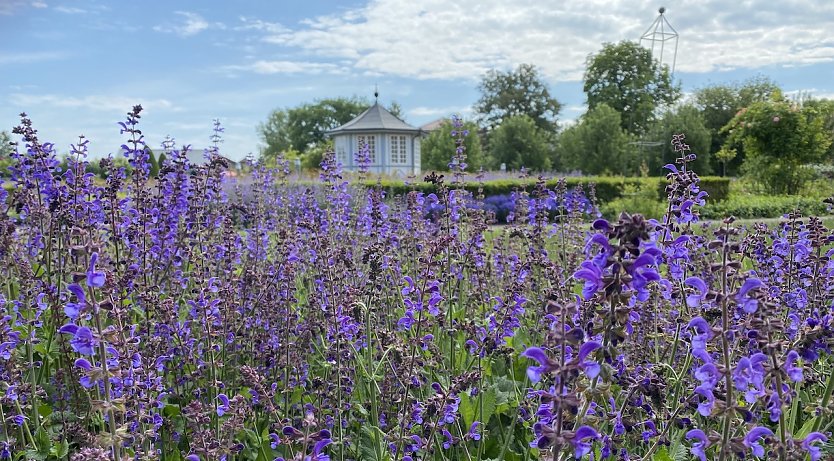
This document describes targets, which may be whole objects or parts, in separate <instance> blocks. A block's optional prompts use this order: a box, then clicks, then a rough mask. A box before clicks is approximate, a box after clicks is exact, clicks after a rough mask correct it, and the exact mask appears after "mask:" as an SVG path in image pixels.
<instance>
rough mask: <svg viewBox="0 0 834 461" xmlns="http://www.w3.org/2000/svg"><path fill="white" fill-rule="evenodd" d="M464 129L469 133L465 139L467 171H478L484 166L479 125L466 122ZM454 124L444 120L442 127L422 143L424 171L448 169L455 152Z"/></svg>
mask: <svg viewBox="0 0 834 461" xmlns="http://www.w3.org/2000/svg"><path fill="white" fill-rule="evenodd" d="M463 129H464V130H469V134H468V135H467V136H466V137H465V138H464V140H463V146H464V147H465V148H466V163H467V165H468V166H467V167H466V170H467V171H478V169H479V168H480V167H481V166H484V154H483V149H481V138H479V137H478V126H477V125H476V124H475V123H474V122H471V121H470V122H464V124H463ZM453 130H454V126H453V125H452V122H451V120H446V121H444V122H443V123H442V124H441V125H440V127H439V128H438V129H436V130H434V131H432V132H431V134H429V135H428V136H427V137H426V138H424V139H423V141H422V142H421V143H420V163H421V167H422V169H423V171H428V170H435V171H448V170H449V162H450V161H451V160H452V156H453V155H454V154H455V149H456V147H457V146H456V145H455V137H454V136H452V131H453Z"/></svg>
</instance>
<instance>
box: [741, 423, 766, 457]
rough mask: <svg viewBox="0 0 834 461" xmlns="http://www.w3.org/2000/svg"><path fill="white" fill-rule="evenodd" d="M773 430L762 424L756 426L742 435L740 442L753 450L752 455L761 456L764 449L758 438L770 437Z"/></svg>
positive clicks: (763, 453)
mask: <svg viewBox="0 0 834 461" xmlns="http://www.w3.org/2000/svg"><path fill="white" fill-rule="evenodd" d="M772 436H773V431H771V430H770V429H768V428H766V427H763V426H756V427H754V428H753V429H750V431H749V432H748V433H747V435H745V436H744V440H743V441H742V443H743V444H744V446H745V447H747V448H749V449H750V450H751V451H752V452H753V456H756V457H758V458H761V457H762V456H764V455H765V449H764V447H763V446H761V445H760V444H759V439H761V438H763V437H772Z"/></svg>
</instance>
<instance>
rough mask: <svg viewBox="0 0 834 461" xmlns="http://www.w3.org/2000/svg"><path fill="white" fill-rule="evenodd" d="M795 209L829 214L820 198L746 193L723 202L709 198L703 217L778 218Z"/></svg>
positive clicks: (702, 209) (805, 212)
mask: <svg viewBox="0 0 834 461" xmlns="http://www.w3.org/2000/svg"><path fill="white" fill-rule="evenodd" d="M794 210H800V211H802V214H803V215H805V216H812V215H824V214H828V213H829V212H828V207H827V205H826V204H825V203H823V202H822V200H820V199H818V198H809V197H801V196H795V195H793V196H792V195H771V196H768V195H745V196H740V197H731V198H730V199H729V200H726V201H723V202H712V201H709V200H707V205H706V206H705V207H703V208H701V210H700V213H701V217H703V218H706V219H723V218H725V217H727V216H735V217H736V218H741V219H754V218H778V217H780V216H782V215H785V214H787V213H790V212H791V211H794Z"/></svg>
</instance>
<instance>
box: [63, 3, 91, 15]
mask: <svg viewBox="0 0 834 461" xmlns="http://www.w3.org/2000/svg"><path fill="white" fill-rule="evenodd" d="M55 11H57V12H59V13H64V14H84V13H86V12H87V10H84V9H81V8H75V7H72V6H63V5H61V6H56V7H55Z"/></svg>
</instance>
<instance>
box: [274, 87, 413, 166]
mask: <svg viewBox="0 0 834 461" xmlns="http://www.w3.org/2000/svg"><path fill="white" fill-rule="evenodd" d="M370 106H371V104H370V103H369V102H368V101H367V100H366V99H363V98H357V97H352V98H342V97H339V98H326V99H320V100H316V101H315V102H313V103H307V104H302V105H300V106H297V107H293V108H287V109H276V110H274V111H272V113H270V114H269V117H268V118H267V120H266V122H264V123H262V124H260V125H259V126H258V134H259V135H260V138H261V141H263V143H264V147H263V149H262V151H261V156H263V157H272V156H275V155H276V154H278V153H279V152H284V151H286V150H288V149H294V150H296V151H299V152H306V151H307V150H308V149H310V148H312V147H315V146H318V145H320V144H322V143H323V142H324V141H325V136H324V133H325V132H327V131H328V130H332V129H333V128H337V127H339V126H341V125H343V124H345V123H347V122H349V121H351V120H352V119H353V118H355V117H356V116H357V115H359V114H361V113H362V112H364V111H365V110H366V109H367V108H368V107H370ZM389 111H391V113H392V114H394V115H395V116H397V117H399V116H400V112H399V111H400V108H399V105H398V104H397V103H396V102H394V103H392V104H391V107H390V108H389Z"/></svg>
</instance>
